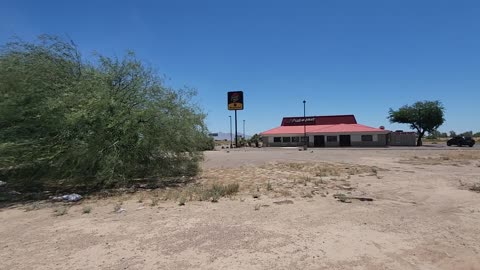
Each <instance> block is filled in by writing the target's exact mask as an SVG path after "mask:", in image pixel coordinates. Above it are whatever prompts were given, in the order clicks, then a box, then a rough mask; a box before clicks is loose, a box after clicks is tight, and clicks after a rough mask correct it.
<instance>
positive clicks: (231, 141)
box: [228, 115, 233, 148]
mask: <svg viewBox="0 0 480 270" xmlns="http://www.w3.org/2000/svg"><path fill="white" fill-rule="evenodd" d="M228 117H229V118H230V148H233V137H232V136H233V135H232V116H231V115H229V116H228Z"/></svg>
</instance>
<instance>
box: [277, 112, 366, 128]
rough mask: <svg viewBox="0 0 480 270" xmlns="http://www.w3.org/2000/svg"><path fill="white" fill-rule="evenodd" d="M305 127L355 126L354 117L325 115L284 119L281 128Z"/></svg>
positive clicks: (349, 115)
mask: <svg viewBox="0 0 480 270" xmlns="http://www.w3.org/2000/svg"><path fill="white" fill-rule="evenodd" d="M304 123H305V125H337V124H357V120H356V119H355V116H354V115H352V114H348V115H326V116H307V117H302V116H299V117H284V118H283V120H282V126H303V125H304Z"/></svg>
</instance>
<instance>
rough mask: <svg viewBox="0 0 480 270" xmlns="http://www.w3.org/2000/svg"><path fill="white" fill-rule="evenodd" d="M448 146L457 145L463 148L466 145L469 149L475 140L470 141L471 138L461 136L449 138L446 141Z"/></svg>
mask: <svg viewBox="0 0 480 270" xmlns="http://www.w3.org/2000/svg"><path fill="white" fill-rule="evenodd" d="M447 145H448V146H452V145H458V146H464V145H468V146H470V147H473V145H475V140H474V139H472V137H463V136H456V137H453V138H451V139H450V140H448V141H447Z"/></svg>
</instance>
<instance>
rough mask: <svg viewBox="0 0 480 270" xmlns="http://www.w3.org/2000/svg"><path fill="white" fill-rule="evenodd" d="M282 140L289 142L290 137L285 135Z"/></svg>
mask: <svg viewBox="0 0 480 270" xmlns="http://www.w3.org/2000/svg"><path fill="white" fill-rule="evenodd" d="M282 141H283V142H284V143H289V142H290V137H283V138H282Z"/></svg>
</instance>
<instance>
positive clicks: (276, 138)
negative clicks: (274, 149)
mask: <svg viewBox="0 0 480 270" xmlns="http://www.w3.org/2000/svg"><path fill="white" fill-rule="evenodd" d="M273 142H282V138H281V137H273Z"/></svg>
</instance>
